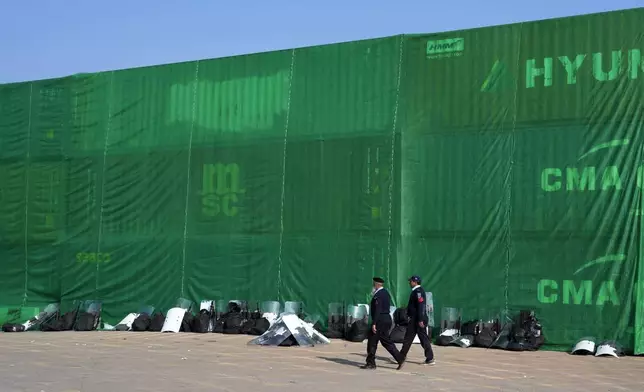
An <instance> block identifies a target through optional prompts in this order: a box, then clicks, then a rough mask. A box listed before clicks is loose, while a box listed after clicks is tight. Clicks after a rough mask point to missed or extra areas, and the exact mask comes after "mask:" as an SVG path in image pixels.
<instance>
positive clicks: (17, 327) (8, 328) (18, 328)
mask: <svg viewBox="0 0 644 392" xmlns="http://www.w3.org/2000/svg"><path fill="white" fill-rule="evenodd" d="M24 331H25V326H24V325H22V324H12V323H6V324H4V325H3V326H2V332H24Z"/></svg>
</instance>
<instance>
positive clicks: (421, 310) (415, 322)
mask: <svg viewBox="0 0 644 392" xmlns="http://www.w3.org/2000/svg"><path fill="white" fill-rule="evenodd" d="M420 283H421V280H420V277H419V276H416V275H414V276H412V277H411V278H409V287H411V294H410V295H409V303H408V304H407V317H408V318H409V325H407V332H406V333H405V340H404V341H403V346H402V349H401V350H400V354H401V355H402V356H403V360H402V361H399V365H398V370H400V369H402V367H403V364H404V363H405V359H407V353H409V349H410V348H411V344H412V342H413V341H414V337H415V336H416V335H418V339H419V340H420V345H421V346H422V347H423V350H425V365H433V364H434V352H433V351H432V345H431V343H430V341H429V336H427V324H428V322H429V317H428V316H427V308H426V302H427V297H426V295H425V290H423V288H422V287H420Z"/></svg>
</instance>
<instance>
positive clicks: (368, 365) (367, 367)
mask: <svg viewBox="0 0 644 392" xmlns="http://www.w3.org/2000/svg"><path fill="white" fill-rule="evenodd" d="M375 368H376V365H371V364H369V363H368V364H366V365H362V366H360V369H369V370H373V369H375Z"/></svg>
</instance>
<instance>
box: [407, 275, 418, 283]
mask: <svg viewBox="0 0 644 392" xmlns="http://www.w3.org/2000/svg"><path fill="white" fill-rule="evenodd" d="M409 281H410V282H416V283H418V284H420V282H421V279H420V276H418V275H414V276H412V277H410V278H409Z"/></svg>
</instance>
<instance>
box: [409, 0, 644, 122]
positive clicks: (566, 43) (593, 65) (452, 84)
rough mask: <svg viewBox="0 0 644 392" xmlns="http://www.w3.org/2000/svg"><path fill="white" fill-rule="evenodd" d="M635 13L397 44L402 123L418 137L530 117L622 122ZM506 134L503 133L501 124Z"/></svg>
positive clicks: (632, 88)
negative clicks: (620, 102) (401, 55)
mask: <svg viewBox="0 0 644 392" xmlns="http://www.w3.org/2000/svg"><path fill="white" fill-rule="evenodd" d="M643 24H644V9H641V8H640V9H633V10H625V11H616V12H610V13H602V14H593V15H585V16H578V17H570V18H561V19H552V20H545V21H539V22H530V23H520V24H513V25H506V26H497V27H489V28H481V29H473V30H462V31H452V32H446V33H440V34H432V35H423V36H410V37H407V38H406V41H405V72H404V75H405V77H404V86H405V102H406V103H405V117H404V118H405V120H406V124H407V125H408V127H410V128H411V129H416V130H418V131H421V132H440V131H441V130H442V129H444V128H453V127H457V128H458V127H475V128H477V129H479V130H496V131H498V130H499V126H498V125H499V124H500V123H507V122H508V121H510V120H511V121H512V123H513V124H520V123H525V122H529V123H534V122H535V121H548V122H569V121H575V122H578V121H582V122H585V123H590V122H592V123H597V122H601V121H608V120H612V119H615V118H632V117H633V116H635V115H636V113H637V111H638V110H640V109H641V104H633V105H626V106H620V107H616V106H615V105H617V97H623V96H624V95H631V96H641V95H642V88H643V87H642V86H643V84H644V70H643V65H644V58H643V56H642V54H644V39H643V36H644V33H643V32H642V27H641V26H642V25H643ZM504 130H507V128H504Z"/></svg>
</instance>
